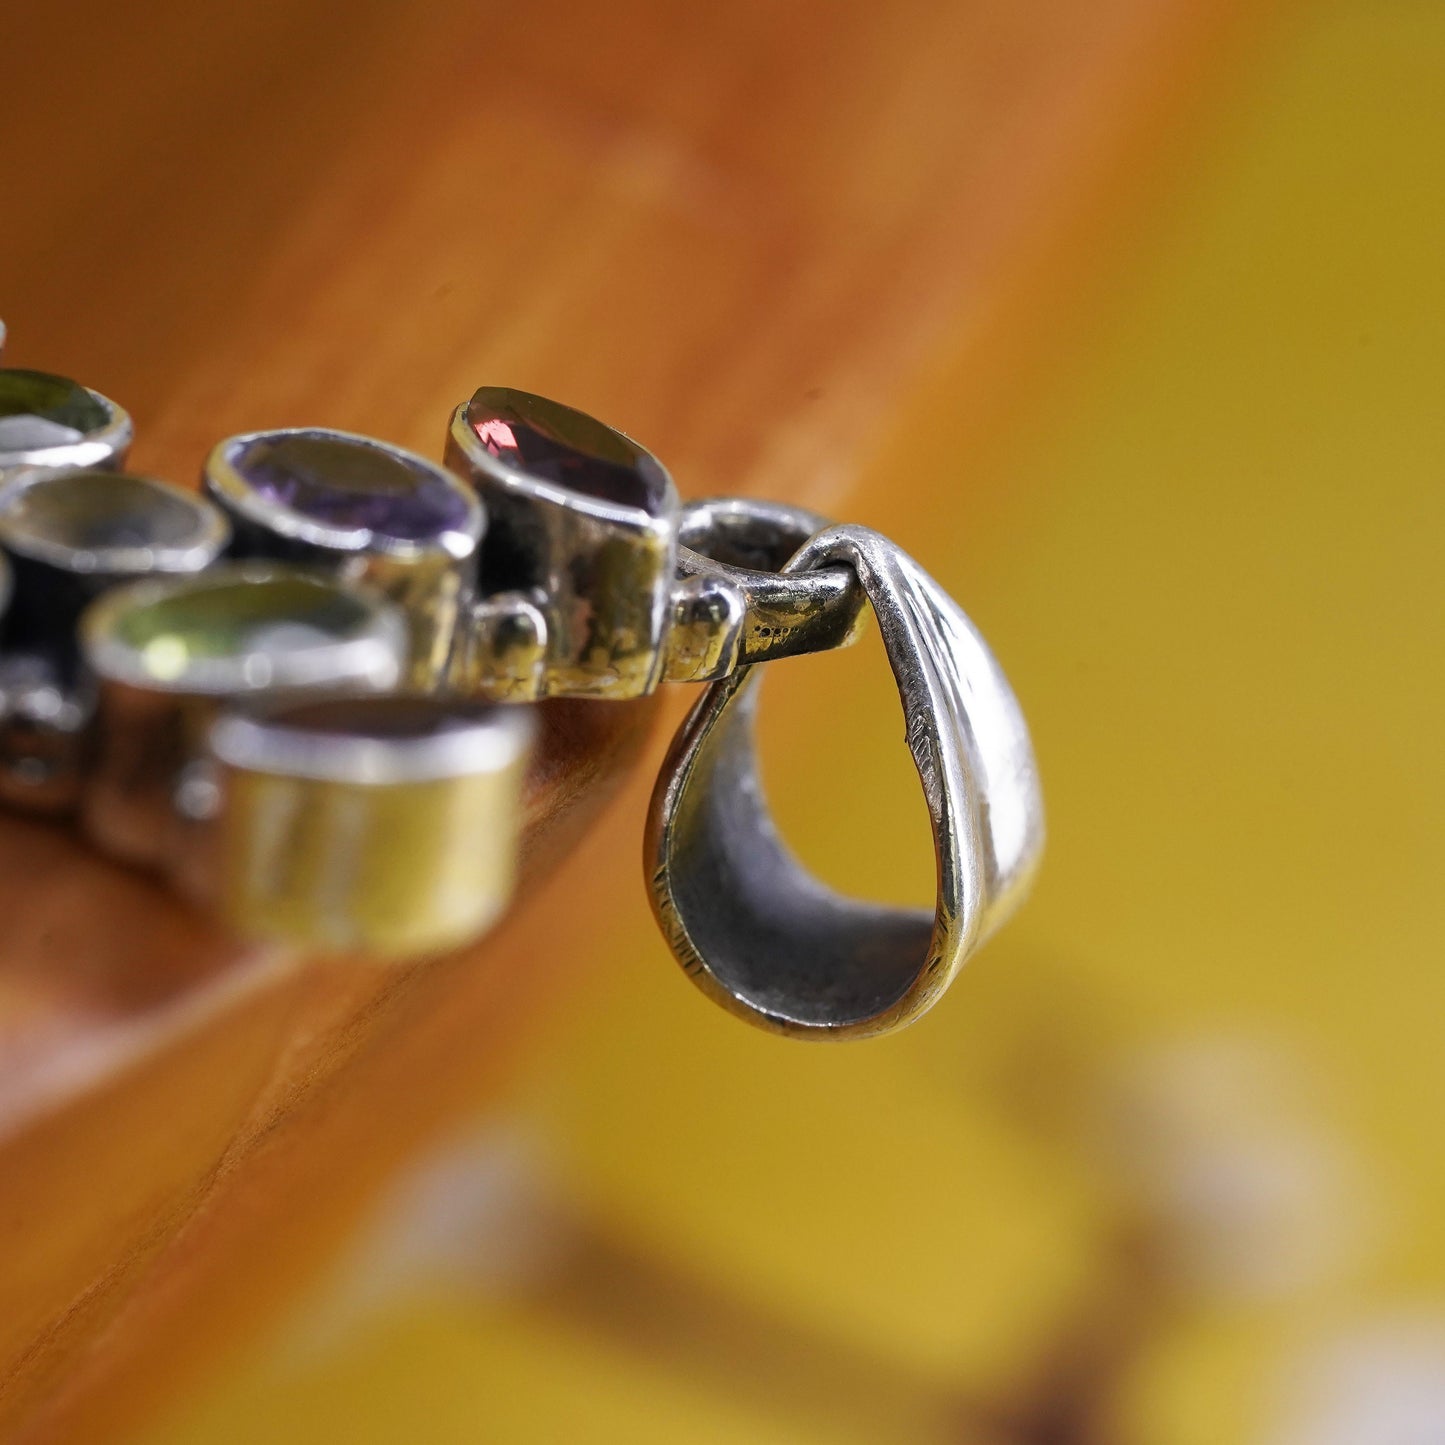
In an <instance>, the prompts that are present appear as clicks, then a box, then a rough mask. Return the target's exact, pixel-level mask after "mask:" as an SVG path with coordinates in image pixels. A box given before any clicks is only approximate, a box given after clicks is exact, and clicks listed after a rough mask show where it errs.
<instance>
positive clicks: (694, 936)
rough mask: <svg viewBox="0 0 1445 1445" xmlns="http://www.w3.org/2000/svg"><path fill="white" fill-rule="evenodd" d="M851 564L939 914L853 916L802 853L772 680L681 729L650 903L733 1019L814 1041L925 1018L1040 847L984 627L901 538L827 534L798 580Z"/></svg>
mask: <svg viewBox="0 0 1445 1445" xmlns="http://www.w3.org/2000/svg"><path fill="white" fill-rule="evenodd" d="M836 563H843V564H845V565H846V566H847V567H849V568H850V569H851V570H852V571H853V573H854V574H855V575H856V577H857V578H858V581H859V583H860V584H861V585H862V589H863V591H864V592H865V593H866V594H867V596H868V600H869V601H870V602H871V603H872V606H873V611H874V614H875V616H876V618H877V621H878V626H879V631H880V633H881V635H882V639H883V644H884V647H885V650H886V651H887V655H888V660H889V664H890V666H891V667H892V669H893V674H894V678H895V681H896V682H897V685H898V690H899V695H900V697H901V699H902V702H903V710H904V716H905V720H906V723H907V736H908V745H909V749H910V751H911V752H912V754H913V760H914V763H915V765H916V767H917V769H918V774H919V778H920V781H921V782H922V784H923V792H924V797H925V799H926V801H927V804H928V812H929V819H930V823H931V827H932V832H933V841H934V848H935V852H936V854H937V859H938V898H937V903H936V907H935V909H934V912H933V914H932V915H931V916H930V915H928V914H923V913H917V912H914V911H910V910H902V909H895V908H885V907H880V906H877V905H873V904H866V903H859V902H856V901H854V900H851V899H846V898H842V897H840V896H838V895H837V894H835V893H833V892H832V891H831V890H829V889H827V888H825V887H824V886H823V885H822V884H820V883H819V882H818V881H817V880H816V879H814V878H813V877H811V876H810V875H809V874H808V873H807V872H806V871H805V870H804V869H803V868H802V867H801V866H800V865H799V863H798V862H797V860H796V859H794V858H793V857H792V855H791V854H790V853H789V852H788V850H787V848H786V847H785V845H784V844H783V842H782V840H781V838H780V837H779V836H778V833H777V830H776V828H775V827H774V825H773V821H772V818H771V816H770V815H769V813H768V810H767V805H766V802H765V799H764V797H763V792H762V785H761V780H760V779H759V777H758V771H757V760H756V756H755V753H754V748H753V739H752V728H753V716H754V713H755V710H756V706H757V681H758V678H757V675H756V674H755V673H754V672H753V671H752V670H751V669H750V668H746V667H745V668H742V669H740V670H739V671H738V672H736V673H734V674H733V675H732V676H731V677H729V678H727V679H725V680H724V681H722V682H718V683H715V684H714V685H713V686H712V687H711V688H710V689H709V691H708V693H707V695H706V696H705V697H704V698H703V700H702V701H701V702H700V703H699V704H698V706H697V708H696V709H695V710H694V711H693V713H692V715H691V716H690V717H689V718H688V720H687V722H686V723H685V724H684V726H683V729H682V731H681V733H679V735H678V737H677V739H676V740H675V742H674V744H673V748H672V752H671V754H670V756H669V758H668V761H667V763H666V764H665V765H664V767H663V770H662V773H661V776H660V777H659V779H658V787H657V790H656V792H655V793H654V795H653V803H652V809H651V814H650V817H649V822H648V847H647V853H648V857H649V859H650V862H651V870H652V884H653V903H654V908H655V910H656V912H657V916H658V920H659V922H660V924H661V925H662V929H663V932H664V933H665V934H666V936H667V938H668V940H669V942H670V943H671V945H672V948H673V951H674V953H675V954H676V955H677V957H678V960H679V961H680V962H681V963H682V965H683V967H684V969H685V970H686V971H687V972H688V974H689V975H690V976H691V977H692V978H693V979H694V981H695V982H697V983H698V984H699V986H700V987H702V988H703V989H704V991H706V992H707V993H709V994H710V995H711V996H712V997H713V998H715V999H716V1000H717V1001H718V1002H719V1003H721V1004H722V1005H723V1006H724V1007H726V1008H728V1009H730V1010H732V1011H733V1012H735V1013H738V1014H740V1015H742V1016H744V1017H746V1018H749V1019H751V1020H752V1021H753V1022H756V1023H760V1024H762V1025H764V1026H765V1027H768V1028H773V1029H776V1030H779V1031H781V1032H785V1033H792V1034H797V1035H802V1036H809V1037H823V1036H830V1037H842V1036H860V1035H866V1034H876V1033H881V1032H884V1031H886V1030H888V1029H892V1028H896V1027H898V1026H899V1025H901V1024H904V1023H907V1022H909V1021H910V1020H912V1019H914V1018H916V1017H918V1016H919V1015H920V1014H921V1013H923V1012H924V1010H925V1009H927V1008H928V1007H929V1006H930V1005H932V1004H933V1003H934V1002H935V1001H936V1000H937V998H938V997H939V995H940V994H941V993H942V992H943V990H944V989H945V988H946V987H947V986H948V984H949V983H950V982H951V980H952V979H953V977H954V975H955V974H956V973H957V971H958V969H959V967H960V966H961V965H962V963H963V961H964V959H965V958H966V957H967V956H968V954H969V953H970V952H971V951H972V949H973V948H975V947H976V946H977V945H978V944H979V943H981V942H982V941H983V940H984V939H985V938H986V937H987V936H988V935H989V934H990V933H991V932H992V931H993V929H994V928H995V927H997V926H998V924H999V923H1000V922H1002V920H1003V919H1004V918H1005V917H1006V916H1007V915H1008V913H1009V912H1010V911H1011V910H1012V909H1013V907H1014V906H1015V904H1016V903H1017V902H1018V900H1019V899H1020V897H1021V896H1022V894H1023V892H1024V890H1025V889H1026V887H1027V885H1028V882H1029V880H1030V878H1031V876H1032V874H1033V871H1034V867H1035V865H1036V864H1037V861H1038V857H1039V853H1040V850H1041V848H1042V845H1043V806H1042V801H1041V797H1040V793H1039V786H1038V776H1037V770H1036V768H1035V764H1034V758H1033V750H1032V747H1031V745H1030V742H1029V736H1028V731H1027V728H1026V727H1025V725H1024V721H1023V716H1022V714H1021V713H1020V711H1019V707H1018V704H1017V702H1016V701H1015V699H1014V696H1013V693H1012V692H1011V690H1010V689H1009V686H1008V683H1007V681H1006V680H1005V678H1004V676H1003V673H1002V672H1001V670H1000V669H999V667H998V664H997V663H996V662H995V660H994V658H993V656H992V654H991V653H990V652H989V650H988V648H987V647H986V646H985V645H984V643H983V640H982V639H981V638H980V637H979V635H978V633H977V631H976V630H975V629H974V627H973V625H972V623H970V622H969V620H968V619H967V618H966V617H965V616H964V615H963V613H962V612H961V611H960V610H959V609H958V607H957V606H956V605H955V604H954V603H953V602H952V601H951V600H950V599H949V597H948V596H947V594H946V593H944V591H943V590H942V589H941V588H940V587H939V586H938V584H937V583H936V582H934V581H933V580H932V578H930V577H929V576H928V575H927V574H926V573H924V572H923V570H922V569H921V568H919V567H918V565H917V564H916V563H915V562H913V561H912V559H910V558H909V557H907V556H905V555H904V554H903V553H902V552H901V551H900V550H899V549H898V548H897V547H896V546H894V545H893V543H891V542H889V541H888V540H887V538H885V537H882V536H880V535H879V534H878V533H876V532H872V531H869V530H868V529H867V528H864V527H832V528H829V529H828V530H826V531H823V532H821V533H819V534H818V535H817V536H816V537H814V538H813V539H812V541H810V542H809V543H808V544H807V545H805V546H804V547H803V548H802V550H801V551H800V552H799V553H798V555H797V556H796V557H795V558H794V559H793V560H792V562H790V563H789V564H788V566H787V568H786V569H785V571H786V574H787V575H789V576H791V575H793V574H794V573H801V574H805V573H807V572H809V571H811V570H813V569H815V568H818V567H820V566H826V565H829V564H836Z"/></svg>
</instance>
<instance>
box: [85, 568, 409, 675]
mask: <svg viewBox="0 0 1445 1445" xmlns="http://www.w3.org/2000/svg"><path fill="white" fill-rule="evenodd" d="M279 582H291V583H294V582H301V583H303V584H304V585H307V586H314V587H316V588H317V589H318V590H319V591H325V592H330V593H332V594H334V595H337V596H342V597H345V598H346V599H348V600H349V601H351V602H353V603H355V604H356V605H357V607H358V609H359V613H360V616H361V618H362V619H363V621H364V625H363V626H360V627H359V628H358V630H357V631H356V633H355V634H354V635H353V636H349V637H344V638H338V639H335V640H328V641H327V642H325V643H320V644H317V645H316V646H314V647H308V648H304V649H298V650H296V651H265V650H259V649H258V650H255V651H248V652H244V653H237V654H235V655H232V656H228V657H219V658H217V657H209V658H201V659H195V660H192V661H191V662H190V663H189V664H188V665H187V666H186V667H185V668H184V670H182V671H180V672H177V674H176V675H175V676H173V677H164V676H160V675H158V674H157V672H156V670H155V669H154V668H153V667H148V666H147V665H146V663H145V662H144V660H143V658H142V657H141V655H140V653H139V652H138V650H137V649H136V648H135V647H134V646H133V645H132V644H131V643H129V642H126V641H124V640H123V639H122V638H121V637H120V636H119V632H118V627H119V623H120V619H121V617H122V616H123V614H125V613H127V612H129V611H131V610H133V609H136V608H142V607H148V606H153V605H155V604H157V603H161V602H165V601H167V600H169V599H171V598H173V597H176V596H180V595H184V594H185V593H187V592H190V593H201V592H204V591H208V590H213V589H217V590H218V589H220V588H224V587H233V586H247V587H261V586H266V585H268V584H273V583H279ZM277 620H278V623H283V624H284V622H285V620H286V619H285V618H284V616H281V615H278V619H277ZM80 635H81V644H82V648H83V650H84V654H85V658H86V661H87V662H88V663H89V665H90V667H91V669H92V670H93V671H94V672H95V673H96V674H97V675H98V676H99V677H100V678H102V679H103V680H106V681H110V682H119V683H125V684H128V685H129V686H131V687H139V688H145V689H148V690H150V691H152V692H161V693H173V694H178V695H200V696H211V697H229V696H236V695H240V694H246V693H256V692H262V691H264V690H267V689H271V688H275V689H281V690H285V689H293V688H308V689H309V688H319V687H332V688H341V687H346V686H355V687H359V688H366V689H384V688H391V687H395V686H396V685H397V682H398V680H399V679H400V677H401V673H402V668H403V666H404V660H405V657H406V645H407V631H406V622H405V619H404V618H403V616H402V614H401V612H400V610H399V609H397V608H396V607H394V606H393V605H392V604H391V603H389V602H387V601H386V600H385V599H384V598H383V597H381V596H379V595H378V594H377V593H375V592H373V591H372V590H371V589H370V588H367V587H363V586H359V585H357V584H355V583H348V582H342V581H340V580H338V579H336V578H334V577H328V576H326V575H325V574H324V573H321V572H317V571H314V570H311V569H308V568H301V567H290V566H285V565H282V564H278V563H264V562H240V563H237V562H233V563H226V564H222V565H220V566H216V567H212V568H209V569H207V570H206V571H205V572H203V573H201V574H199V575H197V576H194V577H148V578H143V579H142V580H140V581H137V582H131V583H128V584H127V585H125V586H122V587H116V588H113V589H112V590H111V591H109V592H106V593H105V594H104V595H102V596H101V597H100V598H99V599H98V600H97V601H95V602H93V603H92V604H91V605H90V607H89V608H87V609H86V611H85V614H84V615H83V616H82V618H81V621H80Z"/></svg>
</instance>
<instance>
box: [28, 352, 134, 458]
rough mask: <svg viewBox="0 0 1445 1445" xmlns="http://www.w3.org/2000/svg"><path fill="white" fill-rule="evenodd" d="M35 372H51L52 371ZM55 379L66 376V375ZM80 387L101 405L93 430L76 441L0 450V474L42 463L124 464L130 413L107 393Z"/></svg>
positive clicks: (130, 434) (130, 429) (131, 426)
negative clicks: (102, 418) (99, 419)
mask: <svg viewBox="0 0 1445 1445" xmlns="http://www.w3.org/2000/svg"><path fill="white" fill-rule="evenodd" d="M36 374H37V375H41V376H52V375H54V373H53V372H38V373H36ZM57 379H58V380H61V381H68V380H69V378H68V377H59V378H57ZM74 385H76V386H80V383H79V382H75V383H74ZM80 389H81V390H82V391H83V392H85V393H86V394H87V395H88V396H89V397H90V398H91V399H92V400H93V401H95V402H97V403H99V405H100V406H101V407H103V408H104V410H105V413H106V420H105V422H104V423H103V424H102V425H101V426H99V427H97V428H96V429H95V430H93V431H88V432H86V434H85V435H84V436H83V437H81V438H80V439H79V440H78V441H73V442H58V443H56V444H55V445H54V446H48V447H27V448H24V449H21V450H19V451H8V452H7V451H0V477H8V476H10V475H11V474H12V473H14V472H19V471H21V470H23V469H25V468H29V467H43V468H44V469H45V470H47V471H82V470H88V471H98V470H109V469H111V468H117V467H120V466H123V465H124V463H125V456H126V453H127V452H128V451H129V450H130V444H131V441H132V440H133V439H134V437H135V426H134V424H133V423H132V421H131V419H130V413H129V412H128V411H126V409H125V408H124V407H123V406H119V405H117V404H116V403H115V402H113V401H112V400H111V399H110V398H109V397H108V396H102V395H101V393H100V392H98V391H94V390H92V389H91V388H90V387H88V386H82V387H80Z"/></svg>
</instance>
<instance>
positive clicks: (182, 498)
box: [0, 471, 229, 576]
mask: <svg viewBox="0 0 1445 1445" xmlns="http://www.w3.org/2000/svg"><path fill="white" fill-rule="evenodd" d="M228 534H229V528H228V527H227V525H226V521H225V518H224V517H222V516H221V514H220V513H219V512H217V511H216V509H215V508H214V507H212V506H211V505H210V504H209V503H207V502H206V501H204V500H203V499H202V498H200V497H197V496H195V495H193V494H191V493H189V492H183V491H181V490H180V489H179V488H177V487H169V486H167V485H165V483H163V482H156V481H152V480H151V479H150V478H149V477H136V476H130V475H127V474H126V473H123V472H104V471H79V472H65V473H61V474H58V475H55V476H42V477H39V478H37V479H36V480H35V481H33V482H30V483H28V484H27V485H24V486H19V487H17V488H15V489H14V490H12V491H8V492H7V493H6V494H5V495H4V496H3V497H0V545H3V546H4V547H5V548H6V549H7V550H8V551H10V552H12V553H14V554H16V555H17V556H19V557H23V558H28V559H32V560H34V561H38V562H46V563H49V564H50V565H52V566H56V567H62V568H65V569H66V570H69V571H74V572H84V573H87V574H108V575H110V576H114V575H116V574H117V573H135V572H157V571H159V572H191V571H197V570H199V569H200V568H201V567H203V566H205V565H206V564H207V563H208V562H210V561H211V560H213V559H214V558H215V557H216V556H217V554H218V553H219V552H220V551H221V549H222V547H224V546H225V543H226V538H227V536H228Z"/></svg>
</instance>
